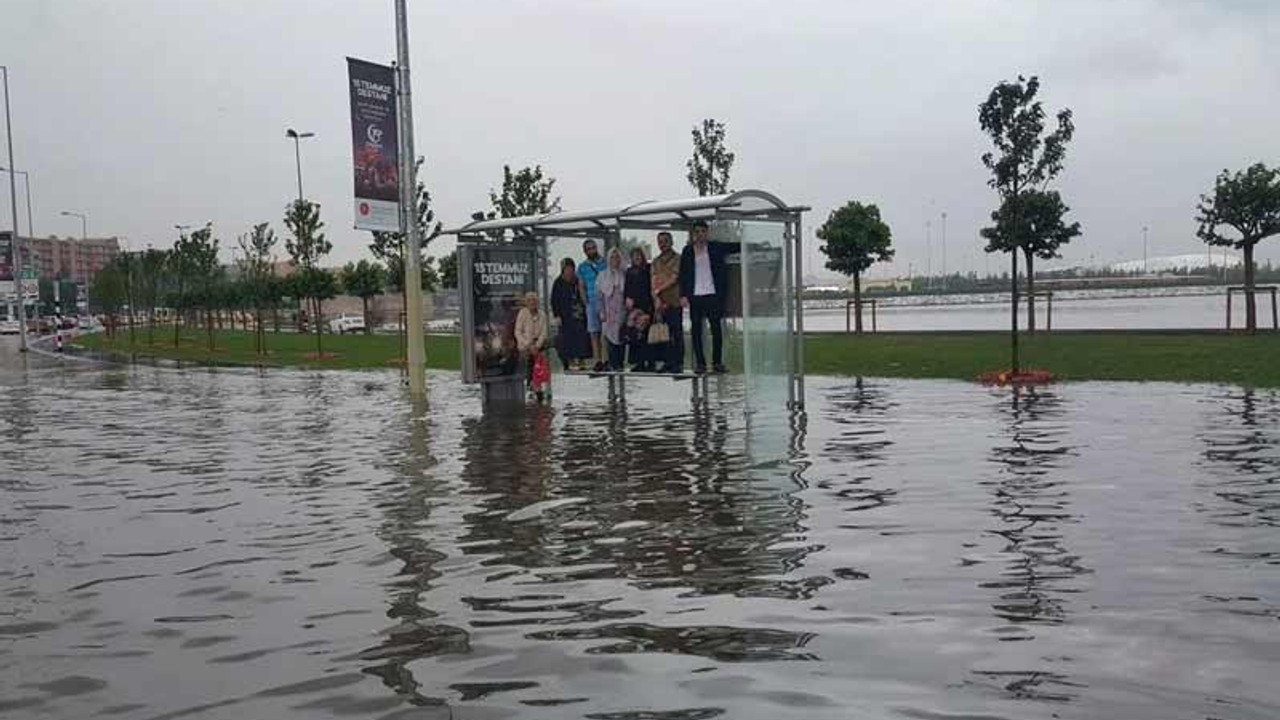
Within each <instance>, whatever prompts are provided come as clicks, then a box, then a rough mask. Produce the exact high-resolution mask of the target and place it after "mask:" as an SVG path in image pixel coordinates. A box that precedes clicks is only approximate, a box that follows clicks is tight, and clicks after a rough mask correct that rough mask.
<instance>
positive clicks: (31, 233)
mask: <svg viewBox="0 0 1280 720" xmlns="http://www.w3.org/2000/svg"><path fill="white" fill-rule="evenodd" d="M8 171H9V168H7V167H3V166H0V172H8ZM14 172H15V173H17V174H19V175H21V176H22V182H23V184H24V185H26V186H27V237H29V238H35V236H36V231H35V230H33V229H32V227H31V223H32V221H31V173H29V172H27V171H26V170H14Z"/></svg>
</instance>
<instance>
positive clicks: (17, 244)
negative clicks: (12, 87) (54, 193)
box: [0, 65, 30, 352]
mask: <svg viewBox="0 0 1280 720" xmlns="http://www.w3.org/2000/svg"><path fill="white" fill-rule="evenodd" d="M0 71H3V73H4V129H5V136H6V137H7V138H8V144H9V210H10V211H11V212H12V213H13V237H12V239H10V241H9V253H10V255H11V256H12V258H13V287H14V291H15V292H14V294H15V295H16V296H17V298H18V325H19V330H18V338H19V340H18V342H19V343H20V345H19V347H20V349H21V350H22V352H26V351H27V297H26V293H24V292H23V289H22V280H23V278H22V240H21V239H20V238H19V237H18V234H19V233H18V183H17V174H16V173H15V171H14V169H13V168H14V166H15V165H17V163H15V162H14V161H13V117H12V116H11V115H10V113H9V68H8V67H7V66H5V65H0ZM28 228H30V223H28Z"/></svg>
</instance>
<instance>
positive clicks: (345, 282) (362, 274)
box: [342, 260, 403, 335]
mask: <svg viewBox="0 0 1280 720" xmlns="http://www.w3.org/2000/svg"><path fill="white" fill-rule="evenodd" d="M385 277H386V270H385V269H384V268H383V267H382V266H381V265H379V264H378V263H376V262H369V261H368V260H361V261H360V262H355V263H347V264H346V266H345V267H343V268H342V289H343V290H344V291H345V292H346V293H347V294H348V295H352V296H355V297H358V298H360V306H361V307H360V309H361V315H362V317H364V332H365V334H366V335H367V334H369V330H370V327H371V325H372V323H370V322H369V298H371V297H374V296H375V295H378V294H379V293H381V292H382V282H383V279H384V278H385ZM401 277H403V275H402V276H401Z"/></svg>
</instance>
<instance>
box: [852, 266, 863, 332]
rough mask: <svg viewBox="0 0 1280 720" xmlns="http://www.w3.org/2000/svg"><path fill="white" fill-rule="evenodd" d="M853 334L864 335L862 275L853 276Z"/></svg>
mask: <svg viewBox="0 0 1280 720" xmlns="http://www.w3.org/2000/svg"><path fill="white" fill-rule="evenodd" d="M853 332H854V334H857V335H861V334H862V273H854V274H853Z"/></svg>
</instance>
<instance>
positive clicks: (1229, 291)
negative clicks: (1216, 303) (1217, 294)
mask: <svg viewBox="0 0 1280 720" xmlns="http://www.w3.org/2000/svg"><path fill="white" fill-rule="evenodd" d="M1227 329H1228V330H1230V329H1231V288H1227Z"/></svg>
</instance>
